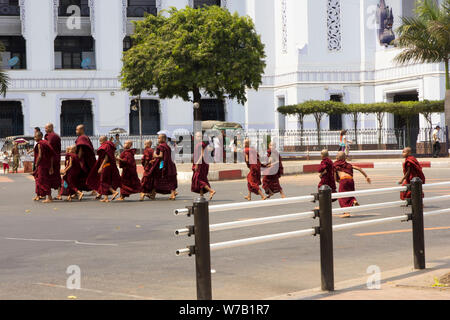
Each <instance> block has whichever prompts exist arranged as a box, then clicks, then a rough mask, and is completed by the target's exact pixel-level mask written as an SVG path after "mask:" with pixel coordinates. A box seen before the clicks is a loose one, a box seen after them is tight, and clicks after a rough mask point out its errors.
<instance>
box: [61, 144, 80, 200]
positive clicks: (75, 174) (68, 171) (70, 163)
mask: <svg viewBox="0 0 450 320" xmlns="http://www.w3.org/2000/svg"><path fill="white" fill-rule="evenodd" d="M76 151H77V147H76V146H70V147H68V148H67V150H66V162H65V168H64V170H63V171H62V172H61V175H62V177H63V181H64V188H63V189H64V191H65V195H67V201H72V199H73V197H74V196H75V195H77V196H78V200H80V201H81V200H82V199H83V192H81V191H80V190H79V188H80V184H81V183H80V172H81V165H80V160H79V159H78V156H77V154H76Z"/></svg>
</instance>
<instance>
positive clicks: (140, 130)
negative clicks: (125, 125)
mask: <svg viewBox="0 0 450 320" xmlns="http://www.w3.org/2000/svg"><path fill="white" fill-rule="evenodd" d="M138 105H139V106H138V108H139V139H140V146H139V150H140V153H141V154H142V108H141V95H139V98H138Z"/></svg>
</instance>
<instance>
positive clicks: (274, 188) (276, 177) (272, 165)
mask: <svg viewBox="0 0 450 320" xmlns="http://www.w3.org/2000/svg"><path fill="white" fill-rule="evenodd" d="M267 157H268V158H269V162H268V163H267V164H265V165H263V167H264V168H265V170H264V172H263V173H264V178H263V180H262V184H263V189H264V191H265V192H266V194H267V198H270V197H272V196H273V195H274V194H275V193H280V195H281V198H286V195H285V194H284V192H283V188H282V187H281V185H280V178H281V176H282V175H283V163H282V162H281V157H280V154H279V153H278V151H277V149H276V144H275V142H273V141H271V142H270V143H269V149H268V150H267Z"/></svg>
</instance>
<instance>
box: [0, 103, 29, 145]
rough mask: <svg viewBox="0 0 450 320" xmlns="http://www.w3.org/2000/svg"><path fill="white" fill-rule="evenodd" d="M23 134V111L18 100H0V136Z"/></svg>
mask: <svg viewBox="0 0 450 320" xmlns="http://www.w3.org/2000/svg"><path fill="white" fill-rule="evenodd" d="M22 134H23V113H22V104H21V102H20V101H0V138H5V137H9V136H18V135H22Z"/></svg>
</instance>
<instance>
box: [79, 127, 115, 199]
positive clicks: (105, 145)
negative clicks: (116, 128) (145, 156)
mask: <svg viewBox="0 0 450 320" xmlns="http://www.w3.org/2000/svg"><path fill="white" fill-rule="evenodd" d="M99 142H100V147H99V148H98V150H97V155H98V159H97V161H96V163H95V165H94V167H93V168H92V169H91V172H90V173H89V176H88V178H87V180H86V183H87V185H88V187H89V188H91V189H92V190H96V191H97V193H98V194H99V195H100V197H101V196H102V195H103V196H104V198H103V199H101V200H100V201H101V202H109V199H108V196H109V195H112V199H111V201H113V200H114V199H115V198H116V197H117V196H118V195H119V192H118V191H116V190H117V188H119V187H120V173H119V169H118V168H117V164H116V157H115V152H116V147H115V146H114V143H112V142H111V141H108V138H107V137H106V136H101V137H100V139H99Z"/></svg>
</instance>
